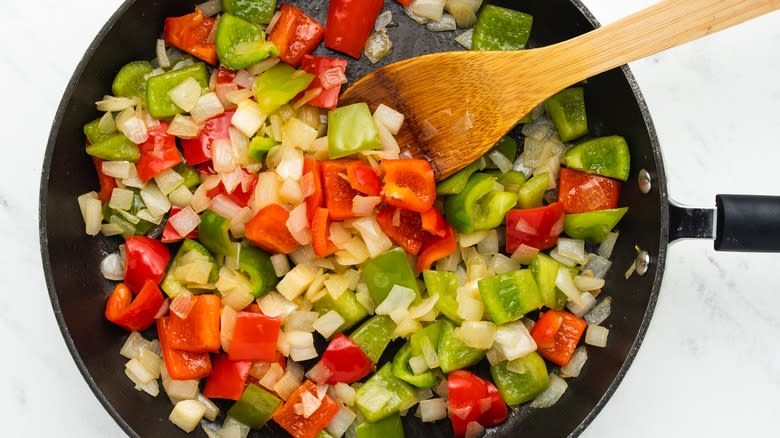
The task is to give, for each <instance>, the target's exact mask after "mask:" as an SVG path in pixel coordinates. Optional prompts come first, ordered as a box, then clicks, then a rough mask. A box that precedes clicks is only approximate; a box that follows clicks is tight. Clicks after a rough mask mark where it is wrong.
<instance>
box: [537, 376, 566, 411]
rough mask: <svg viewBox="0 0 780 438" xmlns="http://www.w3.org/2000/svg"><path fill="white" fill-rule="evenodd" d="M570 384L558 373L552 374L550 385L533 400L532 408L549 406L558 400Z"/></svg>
mask: <svg viewBox="0 0 780 438" xmlns="http://www.w3.org/2000/svg"><path fill="white" fill-rule="evenodd" d="M567 387H568V385H567V384H566V381H565V380H563V379H562V378H560V377H559V376H558V375H556V374H550V386H548V387H547V389H545V390H544V392H543V393H541V394H539V396H537V397H536V398H535V399H534V400H533V401H532V402H531V407H532V408H548V407H550V406H552V405H554V404H555V403H557V402H558V399H560V398H561V396H562V395H563V393H564V392H566V388H567Z"/></svg>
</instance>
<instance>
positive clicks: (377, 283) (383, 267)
mask: <svg viewBox="0 0 780 438" xmlns="http://www.w3.org/2000/svg"><path fill="white" fill-rule="evenodd" d="M363 279H365V281H366V286H368V292H369V294H371V299H372V300H374V303H376V304H377V305H379V304H381V303H382V301H384V300H385V298H387V295H388V294H389V293H390V289H392V288H393V286H395V285H396V284H397V285H399V286H403V287H408V288H409V289H411V290H413V291H414V293H415V294H416V295H417V298H415V303H417V302H419V301H420V291H419V289H417V276H416V275H415V273H414V271H413V270H412V266H411V265H409V259H408V258H406V252H404V250H403V249H401V248H399V247H396V248H393V249H391V250H390V251H387V252H385V253H382V254H379V255H378V256H376V257H374V258H373V259H370V260H368V261H366V262H364V263H363Z"/></svg>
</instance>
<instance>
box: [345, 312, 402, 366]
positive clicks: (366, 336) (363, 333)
mask: <svg viewBox="0 0 780 438" xmlns="http://www.w3.org/2000/svg"><path fill="white" fill-rule="evenodd" d="M395 327H396V324H395V322H394V321H393V320H392V319H391V318H390V317H389V316H387V315H374V316H372V317H371V318H369V320H368V321H366V322H364V323H363V324H362V325H361V326H360V327H358V328H357V329H355V331H354V332H352V334H351V335H349V339H350V340H351V341H352V342H354V343H355V344H357V346H358V347H360V349H361V350H363V353H366V356H368V358H369V359H371V362H374V363H377V362H379V358H380V357H382V353H383V352H384V351H385V348H387V346H388V345H389V344H390V341H392V340H393V331H395Z"/></svg>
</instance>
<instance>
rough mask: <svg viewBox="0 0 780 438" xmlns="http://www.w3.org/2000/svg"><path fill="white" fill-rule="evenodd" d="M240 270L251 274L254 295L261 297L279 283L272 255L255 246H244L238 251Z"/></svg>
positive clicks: (250, 281) (250, 279)
mask: <svg viewBox="0 0 780 438" xmlns="http://www.w3.org/2000/svg"><path fill="white" fill-rule="evenodd" d="M238 270H239V271H241V272H243V273H244V274H246V275H248V276H249V283H250V284H251V285H252V296H253V297H255V298H258V297H261V296H263V295H265V294H267V293H268V292H270V291H271V289H273V288H274V287H275V286H276V283H279V277H277V276H276V271H274V265H273V264H272V263H271V256H269V255H268V253H266V252H265V251H263V250H262V249H260V248H256V247H254V246H243V247H241V251H239V253H238Z"/></svg>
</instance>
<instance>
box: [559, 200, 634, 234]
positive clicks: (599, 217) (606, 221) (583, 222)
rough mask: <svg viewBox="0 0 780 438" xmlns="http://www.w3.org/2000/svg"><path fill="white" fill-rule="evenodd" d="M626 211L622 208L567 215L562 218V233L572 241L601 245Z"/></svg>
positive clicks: (626, 209)
mask: <svg viewBox="0 0 780 438" xmlns="http://www.w3.org/2000/svg"><path fill="white" fill-rule="evenodd" d="M627 211H628V207H622V208H612V209H609V210H598V211H589V212H587V213H576V214H567V215H566V216H564V217H563V232H564V233H566V234H567V235H569V237H571V238H574V239H582V240H587V241H588V242H592V243H601V241H602V240H604V238H606V237H607V234H609V232H610V231H612V229H613V228H615V225H617V223H618V222H620V219H621V218H622V217H623V215H625V214H626V212H627Z"/></svg>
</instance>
